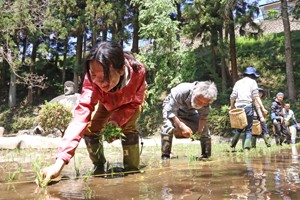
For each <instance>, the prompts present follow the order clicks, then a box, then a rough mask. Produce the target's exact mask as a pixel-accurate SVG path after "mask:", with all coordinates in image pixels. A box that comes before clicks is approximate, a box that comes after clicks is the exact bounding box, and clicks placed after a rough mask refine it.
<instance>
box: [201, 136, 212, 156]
mask: <svg viewBox="0 0 300 200" xmlns="http://www.w3.org/2000/svg"><path fill="white" fill-rule="evenodd" d="M200 143H201V157H203V158H209V157H210V156H211V138H210V137H205V136H204V137H201V138H200Z"/></svg>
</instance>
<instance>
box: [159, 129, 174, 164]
mask: <svg viewBox="0 0 300 200" xmlns="http://www.w3.org/2000/svg"><path fill="white" fill-rule="evenodd" d="M172 140H173V135H172V136H170V135H161V158H162V159H163V160H167V159H170V155H171V149H172Z"/></svg>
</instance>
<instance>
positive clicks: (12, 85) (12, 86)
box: [8, 71, 17, 108]
mask: <svg viewBox="0 0 300 200" xmlns="http://www.w3.org/2000/svg"><path fill="white" fill-rule="evenodd" d="M16 89H17V86H16V75H15V74H14V72H13V71H11V72H10V82H9V98H8V106H9V108H13V107H15V106H16Z"/></svg>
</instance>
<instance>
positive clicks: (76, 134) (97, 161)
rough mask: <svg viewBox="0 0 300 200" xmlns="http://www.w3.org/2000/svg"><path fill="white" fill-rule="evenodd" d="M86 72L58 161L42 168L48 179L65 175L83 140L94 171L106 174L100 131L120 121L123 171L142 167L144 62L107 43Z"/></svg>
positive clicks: (97, 50)
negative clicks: (139, 126)
mask: <svg viewBox="0 0 300 200" xmlns="http://www.w3.org/2000/svg"><path fill="white" fill-rule="evenodd" d="M85 70H86V75H85V78H84V82H83V87H82V94H81V97H80V100H79V103H78V105H77V107H76V109H75V113H74V118H73V120H72V122H71V123H70V124H69V126H68V128H67V130H66V132H65V135H64V136H63V138H62V143H61V145H60V146H59V148H58V154H57V158H56V161H55V163H54V164H53V165H51V166H49V167H47V168H44V169H42V170H41V172H42V175H43V176H44V178H45V180H50V179H51V178H55V177H57V176H58V175H59V174H60V172H61V170H62V169H63V167H64V165H66V164H68V163H69V161H70V159H71V158H72V157H73V155H74V153H75V149H76V148H77V146H78V144H79V142H80V140H81V138H84V140H85V143H86V145H87V149H88V152H89V156H90V159H91V160H92V162H93V164H94V174H99V173H104V172H105V170H104V165H105V163H106V160H105V157H104V153H103V144H102V142H101V139H100V140H99V136H100V135H99V134H100V132H101V129H102V128H103V127H105V125H106V124H107V123H109V122H112V123H114V124H117V125H118V126H119V127H120V128H121V129H122V132H123V133H124V134H125V135H126V138H124V139H123V140H122V147H123V164H124V169H125V170H126V171H129V170H138V169H139V135H138V131H137V128H136V121H137V119H138V117H139V116H140V114H141V112H142V106H143V102H144V96H145V91H146V85H147V84H146V81H145V73H146V71H145V68H144V65H143V64H142V63H140V62H139V61H138V60H136V59H135V57H134V56H133V55H132V54H130V53H129V52H123V49H122V47H121V46H120V45H119V44H117V43H114V42H102V43H100V44H99V45H97V46H96V47H95V48H93V49H92V50H91V52H90V54H89V56H88V57H87V59H86V63H85ZM94 110H95V111H94ZM92 113H93V115H92Z"/></svg>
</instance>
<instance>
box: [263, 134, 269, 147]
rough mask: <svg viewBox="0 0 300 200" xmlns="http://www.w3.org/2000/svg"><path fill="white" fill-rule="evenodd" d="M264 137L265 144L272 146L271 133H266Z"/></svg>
mask: <svg viewBox="0 0 300 200" xmlns="http://www.w3.org/2000/svg"><path fill="white" fill-rule="evenodd" d="M263 139H264V141H265V144H266V146H267V147H271V142H270V135H269V134H266V135H264V136H263Z"/></svg>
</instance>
